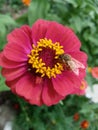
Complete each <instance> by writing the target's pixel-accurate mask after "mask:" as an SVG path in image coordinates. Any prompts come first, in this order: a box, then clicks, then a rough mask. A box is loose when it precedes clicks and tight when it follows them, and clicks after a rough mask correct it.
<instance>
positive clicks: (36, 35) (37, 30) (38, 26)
mask: <svg viewBox="0 0 98 130" xmlns="http://www.w3.org/2000/svg"><path fill="white" fill-rule="evenodd" d="M48 25H49V22H48V21H46V20H42V19H40V20H37V21H36V23H35V24H33V26H32V40H33V43H34V44H36V43H37V42H38V41H39V39H42V38H45V34H46V32H47V29H48Z"/></svg>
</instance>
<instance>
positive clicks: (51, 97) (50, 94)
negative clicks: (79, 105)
mask: <svg viewBox="0 0 98 130" xmlns="http://www.w3.org/2000/svg"><path fill="white" fill-rule="evenodd" d="M63 98H64V97H63V96H61V95H59V94H58V93H57V92H56V91H55V89H54V88H53V84H52V81H51V80H49V79H46V80H45V81H44V86H43V91H42V99H43V102H44V104H45V105H47V106H51V105H53V104H56V103H58V102H59V101H60V100H62V99H63Z"/></svg>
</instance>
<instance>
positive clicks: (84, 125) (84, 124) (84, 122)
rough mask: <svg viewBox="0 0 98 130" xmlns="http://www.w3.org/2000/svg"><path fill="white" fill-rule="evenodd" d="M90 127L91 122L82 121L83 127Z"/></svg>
mask: <svg viewBox="0 0 98 130" xmlns="http://www.w3.org/2000/svg"><path fill="white" fill-rule="evenodd" d="M88 127H89V122H88V121H87V120H84V121H82V122H81V128H83V129H87V128H88Z"/></svg>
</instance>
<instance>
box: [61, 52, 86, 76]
mask: <svg viewBox="0 0 98 130" xmlns="http://www.w3.org/2000/svg"><path fill="white" fill-rule="evenodd" d="M59 61H60V62H61V63H62V64H63V65H64V67H65V69H67V70H71V71H73V72H74V73H75V74H76V75H79V68H82V69H84V68H85V66H84V65H83V64H82V63H81V62H79V61H78V60H76V59H74V58H73V57H71V55H69V54H62V55H59Z"/></svg>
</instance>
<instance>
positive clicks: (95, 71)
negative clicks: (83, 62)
mask: <svg viewBox="0 0 98 130" xmlns="http://www.w3.org/2000/svg"><path fill="white" fill-rule="evenodd" d="M91 74H92V76H93V77H94V78H96V79H98V67H93V68H91Z"/></svg>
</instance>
